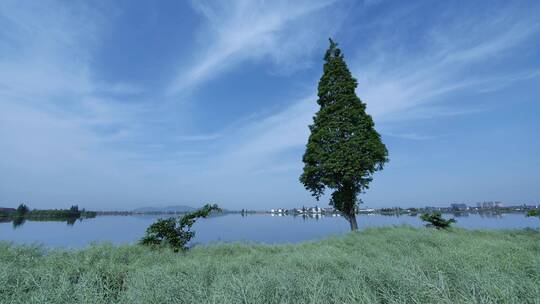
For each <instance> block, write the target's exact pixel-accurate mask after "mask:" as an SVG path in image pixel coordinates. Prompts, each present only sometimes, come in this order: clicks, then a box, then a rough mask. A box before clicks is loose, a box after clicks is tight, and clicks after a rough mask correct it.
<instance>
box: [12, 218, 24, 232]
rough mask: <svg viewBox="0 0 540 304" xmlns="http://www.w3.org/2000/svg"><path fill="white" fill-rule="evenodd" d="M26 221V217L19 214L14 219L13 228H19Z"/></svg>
mask: <svg viewBox="0 0 540 304" xmlns="http://www.w3.org/2000/svg"><path fill="white" fill-rule="evenodd" d="M24 222H26V219H25V218H24V217H23V216H17V217H15V218H14V219H13V223H12V224H13V229H17V228H18V227H20V226H22V225H23V224H24Z"/></svg>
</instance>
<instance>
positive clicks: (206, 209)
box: [140, 204, 221, 251]
mask: <svg viewBox="0 0 540 304" xmlns="http://www.w3.org/2000/svg"><path fill="white" fill-rule="evenodd" d="M212 211H221V209H220V208H219V207H218V206H217V205H216V204H214V205H210V204H206V205H204V206H203V207H202V208H200V209H198V210H196V211H194V212H190V213H187V214H185V215H184V216H182V217H181V218H180V220H178V221H177V220H176V218H174V217H170V218H168V219H158V220H157V221H156V222H155V223H153V224H152V225H150V227H148V228H147V229H146V235H145V236H144V237H143V238H142V239H141V240H140V243H141V244H143V245H149V246H169V247H171V248H172V249H173V250H174V251H179V250H186V249H187V243H189V241H190V240H191V239H192V238H193V237H194V236H195V231H192V230H191V227H192V226H193V224H195V222H196V221H197V219H198V218H201V217H203V218H205V217H208V215H210V213H211V212H212Z"/></svg>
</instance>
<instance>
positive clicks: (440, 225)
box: [420, 212, 456, 229]
mask: <svg viewBox="0 0 540 304" xmlns="http://www.w3.org/2000/svg"><path fill="white" fill-rule="evenodd" d="M420 219H421V220H422V221H424V222H428V223H427V224H426V226H428V227H434V228H437V229H446V228H450V225H452V223H455V222H456V220H455V219H453V218H452V219H449V220H446V219H444V218H443V217H442V214H441V213H440V212H433V213H424V214H422V215H421V216H420Z"/></svg>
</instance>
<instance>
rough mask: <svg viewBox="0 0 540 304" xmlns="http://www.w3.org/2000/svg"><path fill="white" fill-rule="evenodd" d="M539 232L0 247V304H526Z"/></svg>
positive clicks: (539, 285)
mask: <svg viewBox="0 0 540 304" xmlns="http://www.w3.org/2000/svg"><path fill="white" fill-rule="evenodd" d="M539 298H540V234H539V233H538V231H535V230H533V231H526V230H519V231H518V230H515V231H467V230H462V229H452V230H450V231H436V230H434V229H416V228H410V227H396V228H391V227H387V228H373V229H366V230H363V231H361V232H359V233H349V234H347V235H346V236H342V237H332V238H327V239H324V240H321V241H314V242H305V243H301V244H297V245H275V246H268V245H253V244H240V243H238V244H216V245H209V246H196V247H195V248H193V249H192V250H190V251H187V252H181V253H174V252H173V251H172V250H169V249H163V250H158V251H154V250H150V249H148V248H147V247H144V246H140V245H125V246H119V247H115V246H112V245H107V244H98V245H92V246H90V247H88V248H86V249H83V250H73V251H67V250H50V251H48V250H45V249H44V248H42V247H36V246H19V245H10V244H8V243H5V242H4V243H0V302H1V303H479V302H482V303H535V301H537V300H538V299H539Z"/></svg>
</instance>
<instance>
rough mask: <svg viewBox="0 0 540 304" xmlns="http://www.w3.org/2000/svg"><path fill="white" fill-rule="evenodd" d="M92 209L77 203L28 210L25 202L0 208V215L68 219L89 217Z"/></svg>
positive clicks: (94, 214)
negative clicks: (14, 206)
mask: <svg viewBox="0 0 540 304" xmlns="http://www.w3.org/2000/svg"><path fill="white" fill-rule="evenodd" d="M95 216H96V213H95V212H93V211H86V210H85V209H79V206H78V205H73V206H71V207H70V208H69V209H45V210H38V209H34V210H30V208H28V206H27V205H26V204H20V205H19V206H18V207H17V209H7V208H4V209H2V210H0V217H8V218H25V219H48V218H51V219H68V218H75V219H77V218H91V217H95Z"/></svg>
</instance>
